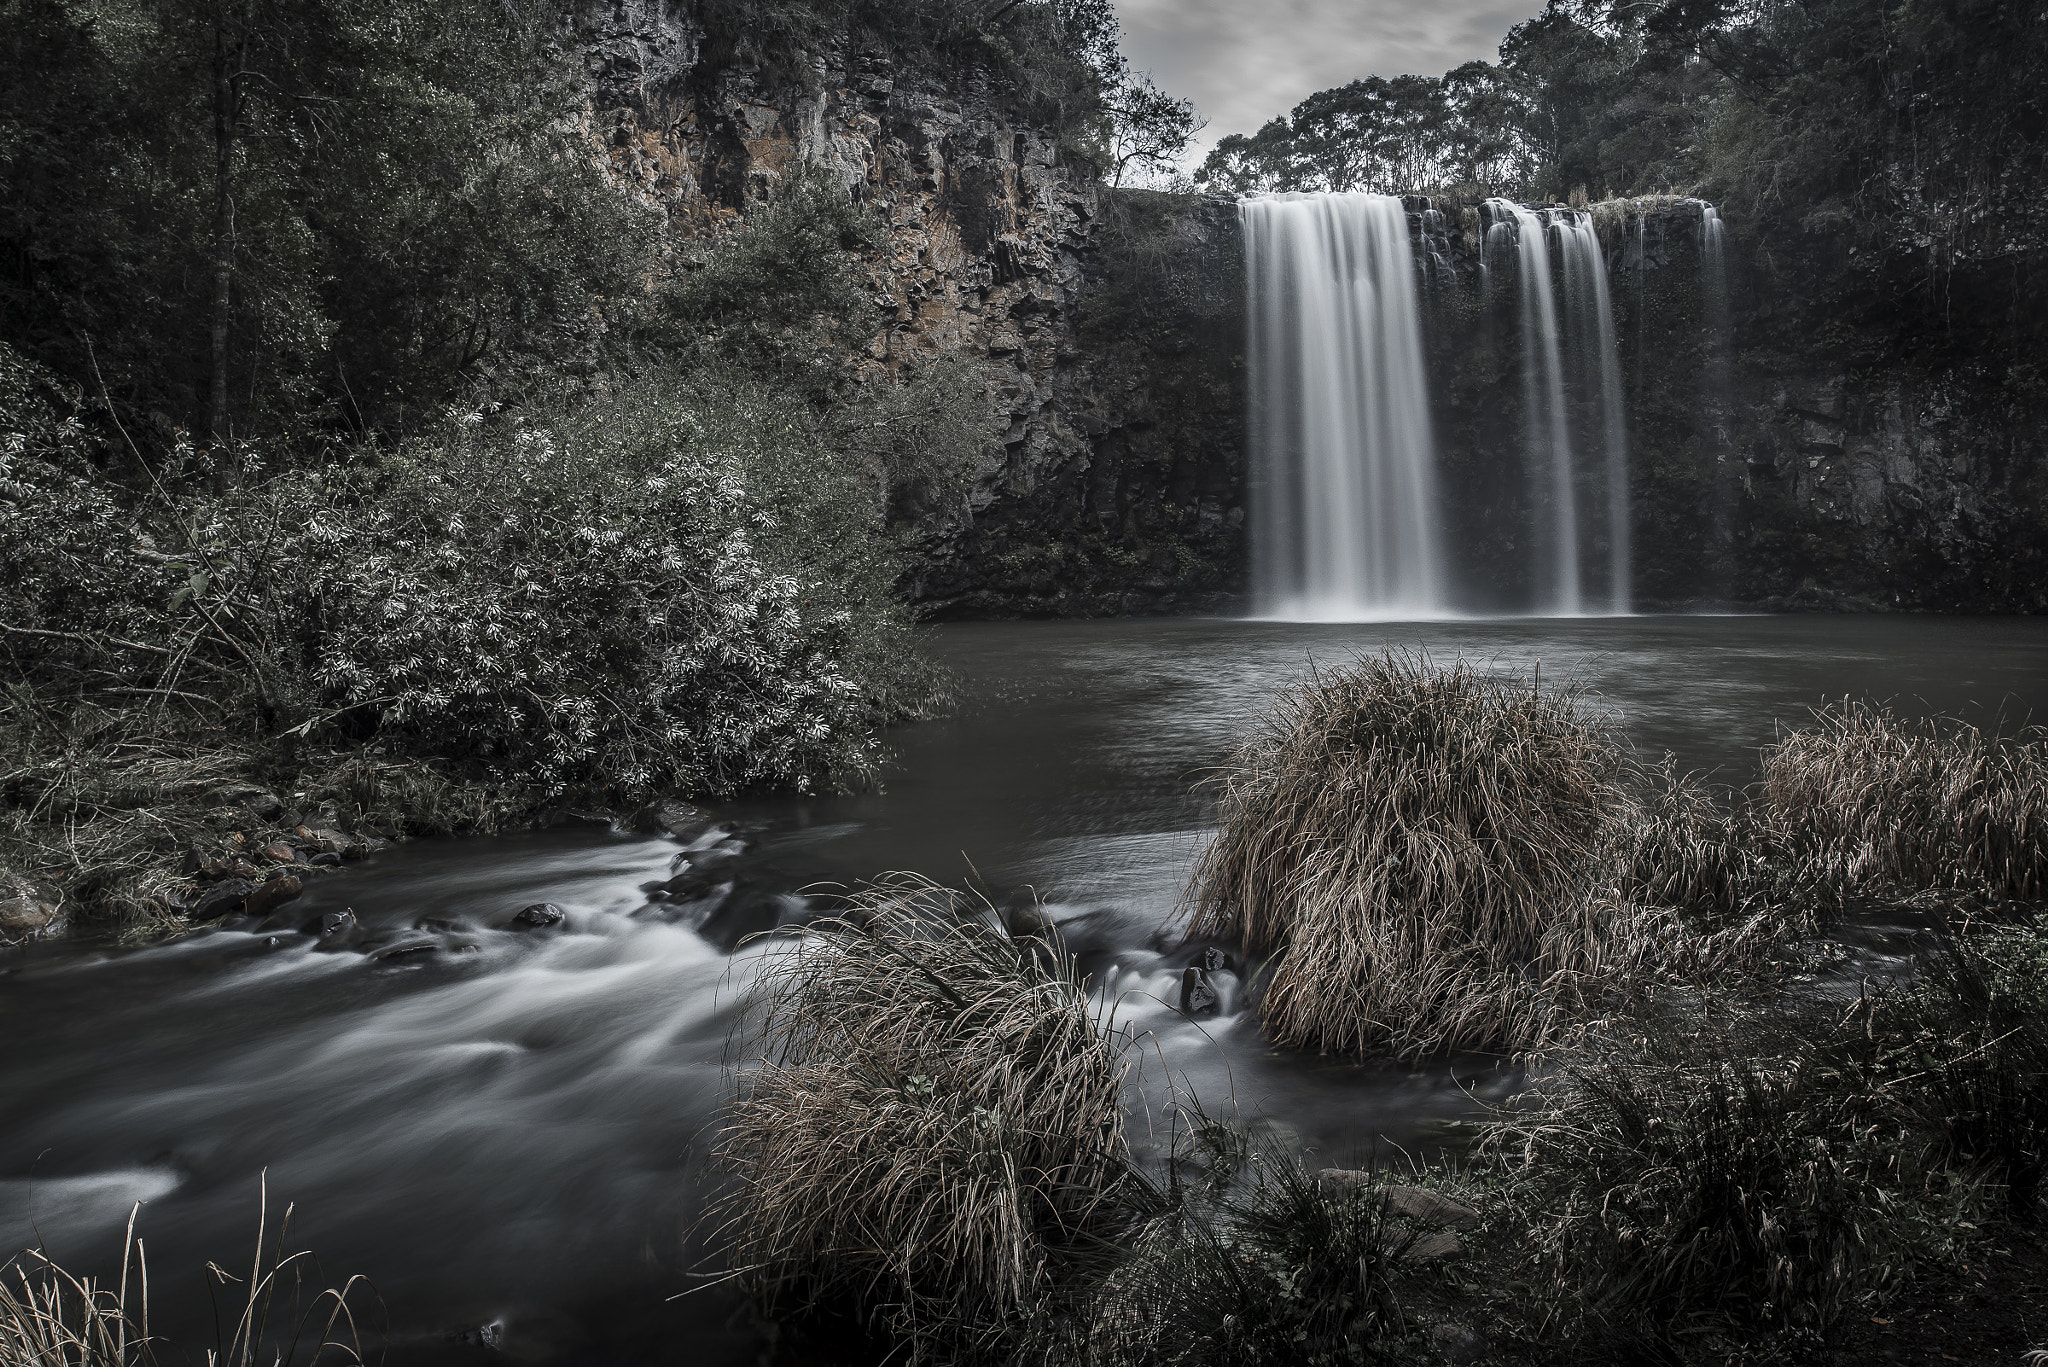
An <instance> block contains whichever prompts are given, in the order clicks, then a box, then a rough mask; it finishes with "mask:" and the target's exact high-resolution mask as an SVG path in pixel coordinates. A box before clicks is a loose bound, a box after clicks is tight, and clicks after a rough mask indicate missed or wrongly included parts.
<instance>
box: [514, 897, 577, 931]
mask: <svg viewBox="0 0 2048 1367" xmlns="http://www.w3.org/2000/svg"><path fill="white" fill-rule="evenodd" d="M568 914H569V913H567V912H566V911H563V910H562V909H561V908H560V907H558V906H556V905H555V904H554V903H553V902H535V903H533V904H532V905H531V906H524V907H521V908H519V910H517V911H515V912H513V913H512V929H514V930H540V929H543V928H545V927H547V926H554V925H560V924H561V923H562V918H563V917H565V916H567V915H568Z"/></svg>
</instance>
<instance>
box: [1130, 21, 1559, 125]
mask: <svg viewBox="0 0 2048 1367" xmlns="http://www.w3.org/2000/svg"><path fill="white" fill-rule="evenodd" d="M1115 3H1116V10H1117V15H1118V17H1119V18H1120V19H1121V20H1122V21H1123V35H1124V42H1123V46H1124V54H1125V55H1126V56H1128V57H1129V58H1130V59H1131V65H1132V66H1134V67H1136V68H1137V69H1138V70H1140V71H1149V72H1151V73H1152V77H1153V79H1154V80H1155V81H1157V82H1158V83H1159V85H1160V87H1161V88H1162V89H1164V90H1166V91H1167V92H1169V93H1170V94H1174V95H1181V96H1185V97H1187V98H1189V99H1192V100H1193V101H1194V102H1195V104H1196V105H1197V106H1198V107H1199V108H1200V109H1201V111H1202V114H1203V116H1204V117H1206V118H1207V119H1208V120H1209V126H1208V128H1207V129H1206V130H1204V132H1203V134H1202V145H1201V147H1200V148H1199V149H1197V152H1196V155H1195V161H1197V162H1199V161H1200V159H1201V157H1202V156H1203V155H1205V154H1206V153H1207V152H1208V149H1209V148H1210V147H1212V146H1214V145H1215V143H1216V140H1217V139H1218V138H1221V137H1225V136H1227V135H1228V134H1231V133H1251V132H1255V131H1257V129H1258V128H1259V126H1260V125H1261V124H1263V123H1265V122H1266V121H1267V120H1268V119H1273V118H1278V117H1279V116H1281V115H1283V114H1285V113H1287V111H1288V110H1290V109H1292V108H1294V106H1295V105H1297V104H1299V103H1300V102H1301V100H1302V99H1303V98H1304V97H1305V96H1308V95H1311V94H1314V93H1315V92H1316V91H1318V90H1327V89H1328V88H1329V87H1331V86H1333V85H1343V84H1344V83H1345V82H1347V81H1355V80H1357V79H1358V78H1359V77H1361V76H1399V75H1403V74H1405V73H1411V72H1412V73H1415V74H1418V75H1424V76H1440V75H1442V74H1443V73H1444V72H1446V71H1449V70H1450V69H1451V68H1452V67H1454V66H1458V65H1461V64H1462V63H1465V62H1469V61H1473V60H1475V59H1481V60H1487V61H1491V60H1493V59H1494V58H1495V57H1497V56H1498V55H1499V51H1500V40H1501V39H1502V38H1504V37H1506V36H1507V31H1508V30H1509V29H1510V28H1512V27H1513V26H1514V25H1516V24H1519V23H1521V22H1522V21H1523V20H1524V19H1528V18H1530V17H1532V16H1534V15H1535V14H1536V13H1537V12H1538V11H1539V10H1540V9H1541V8H1542V4H1541V0H1115Z"/></svg>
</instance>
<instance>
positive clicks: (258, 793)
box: [213, 783, 284, 821]
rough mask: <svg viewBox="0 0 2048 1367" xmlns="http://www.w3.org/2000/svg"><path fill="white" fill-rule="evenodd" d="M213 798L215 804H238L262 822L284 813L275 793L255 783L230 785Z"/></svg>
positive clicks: (221, 789) (281, 803) (282, 804)
mask: <svg viewBox="0 0 2048 1367" xmlns="http://www.w3.org/2000/svg"><path fill="white" fill-rule="evenodd" d="M213 798H214V800H215V801H216V802H233V803H238V804H240V805H241V806H242V807H245V808H247V809H248V810H249V811H250V812H252V813H254V814H255V815H256V816H257V817H258V818H260V819H261V820H264V821H269V820H270V819H271V818H273V817H275V816H277V815H278V814H279V813H281V812H283V811H284V803H283V802H281V801H279V800H278V796H277V794H276V793H273V792H271V791H270V790H269V789H268V788H265V787H262V786H261V785H259V784H255V783H230V784H228V785H227V786H226V787H224V788H220V789H218V790H216V791H215V792H214V794H213Z"/></svg>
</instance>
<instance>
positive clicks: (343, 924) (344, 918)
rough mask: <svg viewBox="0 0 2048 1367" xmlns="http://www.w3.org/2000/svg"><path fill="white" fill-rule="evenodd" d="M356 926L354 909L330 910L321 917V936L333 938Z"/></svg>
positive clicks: (326, 938)
mask: <svg viewBox="0 0 2048 1367" xmlns="http://www.w3.org/2000/svg"><path fill="white" fill-rule="evenodd" d="M355 928H356V914H355V912H354V911H330V912H328V913H327V914H326V915H325V916H323V917H321V918H320V938H321V939H323V940H332V939H335V938H337V937H339V936H342V935H346V934H348V933H349V932H350V931H352V930H354V929H355Z"/></svg>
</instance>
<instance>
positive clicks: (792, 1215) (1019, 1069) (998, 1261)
mask: <svg viewBox="0 0 2048 1367" xmlns="http://www.w3.org/2000/svg"><path fill="white" fill-rule="evenodd" d="M956 901H957V899H956V897H955V895H954V894H952V893H951V892H949V891H948V890H947V889H944V888H941V887H939V886H938V885H936V884H934V883H931V882H929V881H928V880H925V879H922V878H918V877H914V876H911V875H895V876H892V877H890V878H887V879H884V880H882V881H881V882H880V883H878V884H877V885H875V886H873V887H871V888H869V889H867V890H866V891H864V892H862V893H860V894H858V895H856V896H855V897H854V898H853V899H852V904H851V906H850V907H849V908H848V909H847V910H846V911H845V912H843V913H842V914H840V915H839V916H837V917H834V918H832V919H830V920H827V921H823V922H820V923H817V924H814V925H812V926H809V927H807V928H805V929H804V930H803V931H802V932H801V933H800V934H799V935H797V936H796V937H794V938H792V939H790V940H789V941H787V942H786V943H783V944H778V945H775V946H773V947H772V948H771V949H770V951H769V954H770V957H769V962H768V963H767V964H766V966H765V967H764V969H763V971H762V975H761V977H760V979H759V981H758V984H757V986H756V988H755V989H754V1004H755V1006H756V1007H757V1008H758V1011H759V1015H758V1017H757V1019H758V1022H759V1027H760V1031H761V1033H760V1036H759V1039H758V1044H759V1048H760V1058H761V1063H760V1067H759V1068H758V1070H755V1071H753V1072H751V1073H749V1074H747V1075H746V1076H745V1077H744V1078H743V1080H742V1085H741V1090H740V1094H739V1097H738V1100H737V1102H736V1104H735V1106H734V1108H733V1112H732V1115H731V1118H730V1126H729V1128H728V1130H727V1131H726V1133H725V1135H724V1137H723V1138H722V1140H721V1142H720V1145H719V1149H718V1155H719V1158H720V1161H721V1165H722V1166H723V1167H724V1168H725V1169H726V1170H727V1171H728V1172H730V1173H731V1174H732V1175H733V1177H734V1178H735V1182H734V1185H733V1187H732V1189H731V1190H730V1192H729V1193H728V1194H727V1195H726V1196H725V1197H724V1198H722V1200H721V1202H720V1204H719V1205H718V1207H717V1208H716V1210H715V1212H714V1216H713V1219H714V1220H715V1221H716V1222H717V1224H718V1228H719V1231H720V1233H721V1235H722V1236H723V1238H724V1239H725V1240H726V1241H727V1243H728V1246H729V1256H730V1260H731V1265H732V1266H733V1267H734V1268H735V1269H736V1272H735V1275H737V1276H738V1277H740V1279H741V1280H742V1281H743V1282H744V1283H746V1284H747V1285H748V1286H749V1288H750V1289H751V1290H752V1291H754V1292H755V1293H756V1294H757V1295H759V1296H760V1297H761V1298H762V1299H763V1300H764V1301H765V1302H767V1303H768V1304H770V1305H771V1306H774V1307H778V1308H781V1309H785V1310H787V1309H789V1308H792V1307H795V1308H801V1307H803V1306H804V1305H805V1304H806V1303H810V1304H819V1303H826V1304H850V1305H851V1306H852V1308H853V1309H854V1310H855V1312H856V1313H857V1314H858V1315H859V1316H860V1317H861V1318H862V1319H863V1320H864V1321H865V1322H867V1323H868V1324H869V1325H871V1326H872V1327H873V1328H875V1329H876V1330H878V1331H881V1332H883V1333H885V1334H887V1335H888V1336H889V1337H890V1338H891V1339H892V1340H893V1341H895V1342H897V1343H899V1344H901V1345H903V1347H904V1349H905V1351H906V1352H907V1353H908V1355H909V1357H910V1358H911V1360H913V1361H926V1360H932V1359H934V1358H943V1357H946V1356H951V1355H967V1356H971V1355H972V1354H973V1353H974V1352H975V1351H976V1350H977V1349H979V1348H985V1347H986V1346H987V1345H989V1344H990V1343H992V1342H994V1341H995V1340H996V1339H997V1338H998V1337H1000V1336H1001V1335H1002V1334H1003V1333H1004V1332H1005V1331H1006V1330H1007V1329H1008V1328H1009V1327H1011V1326H1013V1325H1014V1324H1015V1323H1016V1322H1017V1321H1018V1320H1019V1318H1020V1317H1022V1316H1024V1315H1025V1314H1027V1313H1029V1312H1030V1311H1031V1310H1032V1309H1033V1308H1034V1307H1035V1306H1037V1305H1039V1304H1040V1303H1041V1302H1042V1301H1043V1299H1044V1297H1045V1295H1046V1293H1047V1292H1048V1290H1049V1289H1050V1286H1051V1281H1052V1277H1053V1274H1054V1270H1055V1269H1054V1264H1055V1262H1056V1261H1057V1260H1058V1258H1059V1257H1060V1256H1061V1253H1062V1251H1063V1250H1065V1249H1067V1248H1070V1247H1072V1246H1074V1245H1077V1244H1079V1243H1081V1242H1084V1241H1087V1240H1089V1239H1091V1238H1094V1237H1096V1236H1098V1235H1100V1234H1102V1233H1105V1232H1106V1231H1107V1230H1108V1228H1109V1227H1110V1225H1111V1223H1112V1221H1113V1217H1114V1215H1115V1210H1114V1203H1115V1199H1116V1196H1117V1193H1118V1192H1119V1190H1120V1188H1121V1185H1122V1183H1123V1182H1124V1181H1125V1176H1126V1173H1127V1171H1128V1163H1129V1157H1128V1153H1127V1149H1126V1146H1125V1141H1124V1137H1123V1122H1122V1108H1121V1089H1122V1086H1123V1080H1124V1072H1125V1067H1124V1061H1123V1059H1122V1056H1121V1051H1120V1049H1119V1047H1118V1046H1117V1045H1116V1043H1115V1042H1114V1041H1112V1040H1111V1039H1110V1038H1108V1037H1106V1036H1105V1034H1104V1033H1103V1032H1102V1030H1100V1029H1099V1028H1098V1026H1097V1023H1096V1021H1095V1019H1094V1014H1093V1012H1092V1010H1091V1008H1090V1006H1089V1003H1088V999H1087V996H1086V994H1085V993H1084V992H1083V990H1082V988H1081V985H1080V983H1079V981H1078V979H1077V978H1076V976H1075V972H1074V967H1073V963H1072V961H1071V960H1070V959H1069V958H1068V957H1067V955H1066V954H1065V952H1064V951H1063V950H1062V949H1061V948H1060V947H1059V946H1058V944H1057V943H1056V942H1048V941H1042V940H1035V939H1032V940H1012V939H1011V938H1010V937H1009V936H1008V935H1007V934H1005V933H1004V932H1003V931H1002V930H1001V929H999V928H998V927H999V925H1000V922H999V921H997V920H996V919H995V918H994V916H993V913H992V912H989V911H988V909H987V908H986V906H985V904H984V907H983V911H984V913H985V914H984V915H983V916H982V917H981V918H979V919H969V920H962V919H958V917H957V915H956Z"/></svg>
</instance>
